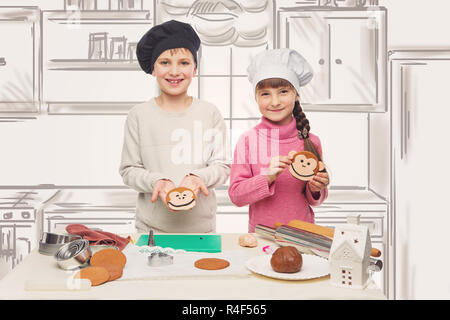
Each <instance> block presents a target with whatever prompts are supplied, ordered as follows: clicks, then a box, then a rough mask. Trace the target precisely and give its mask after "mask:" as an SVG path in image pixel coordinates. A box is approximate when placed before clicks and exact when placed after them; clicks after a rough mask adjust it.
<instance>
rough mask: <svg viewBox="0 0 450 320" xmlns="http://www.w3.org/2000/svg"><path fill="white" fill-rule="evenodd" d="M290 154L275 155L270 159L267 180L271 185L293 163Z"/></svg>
mask: <svg viewBox="0 0 450 320" xmlns="http://www.w3.org/2000/svg"><path fill="white" fill-rule="evenodd" d="M291 162H292V161H291V159H290V157H289V156H278V157H273V158H272V159H271V160H270V165H269V169H268V170H267V175H266V177H267V182H268V183H269V185H270V184H271V183H272V182H274V181H275V180H276V179H277V178H278V176H279V175H280V174H281V173H282V172H283V170H284V169H286V168H287V167H288V166H289V165H290V164H291Z"/></svg>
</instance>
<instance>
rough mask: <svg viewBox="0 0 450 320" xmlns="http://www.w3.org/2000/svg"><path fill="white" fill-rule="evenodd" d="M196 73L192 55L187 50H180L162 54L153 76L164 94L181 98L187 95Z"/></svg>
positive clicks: (156, 62) (170, 50)
mask: <svg viewBox="0 0 450 320" xmlns="http://www.w3.org/2000/svg"><path fill="white" fill-rule="evenodd" d="M196 72H197V68H196V66H195V61H194V57H193V56H192V53H191V52H190V51H189V50H187V49H183V48H178V49H169V50H166V51H164V52H163V53H161V55H160V56H159V57H158V59H157V60H156V61H155V65H154V68H153V72H152V75H153V76H154V77H156V81H157V82H158V84H159V87H160V89H161V91H162V92H163V93H165V94H168V95H171V96H179V95H183V94H186V92H187V90H188V88H189V85H190V83H191V81H192V78H193V77H194V76H195V74H196Z"/></svg>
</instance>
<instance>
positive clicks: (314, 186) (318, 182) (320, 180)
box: [309, 172, 330, 193]
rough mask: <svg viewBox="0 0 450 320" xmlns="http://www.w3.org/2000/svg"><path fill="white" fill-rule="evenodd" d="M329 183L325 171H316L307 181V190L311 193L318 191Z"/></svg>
mask: <svg viewBox="0 0 450 320" xmlns="http://www.w3.org/2000/svg"><path fill="white" fill-rule="evenodd" d="M329 183H330V179H329V177H328V173H327V172H317V174H316V175H315V176H314V178H313V179H312V180H310V181H309V190H310V191H311V192H313V193H315V192H320V191H321V190H322V189H324V188H326V187H327V186H328V184H329Z"/></svg>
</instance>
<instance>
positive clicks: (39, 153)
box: [0, 0, 450, 299]
mask: <svg viewBox="0 0 450 320" xmlns="http://www.w3.org/2000/svg"><path fill="white" fill-rule="evenodd" d="M449 9H450V4H449V3H448V1H445V0H433V1H431V0H428V1H424V0H423V1H421V0H395V1H393V0H366V1H365V0H353V1H352V0H326V1H322V0H303V1H294V0H287V1H280V0H220V1H219V0H197V1H191V0H123V1H121V0H51V1H44V0H39V1H38V0H36V1H31V0H20V1H12V0H1V1H0V41H1V44H0V137H1V138H0V148H1V150H2V157H1V160H0V177H1V178H0V193H1V194H0V209H1V210H0V230H1V241H0V250H1V251H0V253H1V255H2V263H1V271H0V277H1V275H4V274H5V273H6V272H8V270H10V269H11V268H13V267H15V266H16V265H17V264H19V263H20V262H21V261H22V260H23V259H24V258H25V257H26V256H27V254H28V253H29V252H30V250H32V249H33V248H35V246H36V243H37V241H38V239H39V235H40V233H41V232H43V231H54V230H58V229H61V228H64V226H65V225H67V224H69V223H83V224H85V225H87V226H89V227H92V228H101V229H103V230H107V231H111V232H117V233H119V232H120V233H128V232H133V231H134V208H135V196H136V193H135V192H134V191H133V190H130V189H128V188H127V187H125V186H124V185H123V183H122V180H121V177H120V175H119V173H118V166H119V160H120V153H121V148H122V137H123V125H124V121H125V117H126V113H127V111H128V110H129V109H130V107H132V106H133V105H135V104H136V103H139V102H141V101H145V100H148V99H149V98H151V97H152V96H154V95H156V94H157V93H158V89H157V86H156V84H155V81H154V80H153V79H152V78H151V77H150V76H148V75H146V74H145V73H144V72H142V71H141V70H140V68H139V65H138V63H137V61H136V58H135V51H134V50H135V45H136V42H137V41H138V40H139V39H140V37H141V36H142V34H143V33H144V32H145V31H146V30H148V29H149V28H150V27H152V26H153V25H155V24H158V23H161V22H164V21H167V20H170V19H177V20H180V21H185V22H189V23H191V24H192V25H193V26H194V27H195V29H196V30H197V32H198V33H199V35H200V37H201V39H202V46H201V50H200V52H199V61H200V62H199V68H198V76H197V77H196V78H195V79H194V81H193V83H192V85H191V87H190V91H189V94H191V95H193V96H196V97H199V98H201V99H205V100H209V101H211V102H213V103H215V104H216V105H217V106H218V107H219V108H220V110H221V112H222V114H223V117H224V118H225V120H226V123H227V126H228V128H229V129H230V131H229V137H230V144H231V146H232V148H231V149H233V146H234V143H235V142H236V140H237V137H238V136H239V135H240V134H241V133H242V132H243V131H244V130H246V129H248V128H250V127H251V126H253V125H254V124H255V123H257V122H258V119H259V113H258V109H257V107H256V105H255V102H254V101H253V98H252V93H251V89H250V85H249V82H248V80H247V78H246V67H247V65H248V63H249V60H250V58H251V57H252V55H254V54H255V53H256V52H259V51H261V50H264V49H267V48H282V47H291V48H294V49H297V50H299V51H300V52H301V53H302V54H303V55H304V56H305V57H306V58H307V60H308V61H309V62H310V63H311V64H312V66H313V68H314V70H315V74H314V78H313V80H312V82H311V84H310V85H309V86H307V87H305V88H304V89H303V91H302V92H301V101H302V104H303V107H304V109H305V111H306V112H307V116H308V118H309V120H310V123H311V127H312V130H313V132H316V133H318V134H319V136H320V137H321V140H322V144H323V148H324V159H325V161H326V163H327V165H328V168H329V172H330V175H331V185H330V192H329V198H328V200H327V201H326V202H325V203H324V204H323V205H322V206H320V207H318V208H316V209H315V211H316V222H317V223H319V224H322V225H327V226H335V225H337V224H339V223H345V221H346V214H347V213H351V212H358V213H361V221H362V223H364V224H366V225H368V226H369V228H370V234H371V238H372V243H373V245H374V246H376V247H377V248H379V249H380V250H381V251H382V252H383V256H382V258H383V261H384V268H383V272H380V273H376V274H374V278H375V280H376V282H377V284H378V285H379V286H380V287H381V288H382V289H383V290H384V293H385V294H386V295H387V297H388V298H389V299H420V298H449V297H450V282H449V276H448V272H447V271H446V266H447V265H448V262H449V259H448V258H447V257H446V253H445V252H446V246H445V244H446V243H448V241H446V238H445V235H446V228H447V226H448V225H449V224H448V222H449V218H448V214H447V213H448V209H447V207H446V206H445V205H444V201H443V200H441V199H445V196H446V188H445V182H446V180H448V176H449V175H448V174H447V173H445V166H446V164H447V162H448V160H449V159H450V158H449V153H448V151H447V150H446V149H444V148H443V145H442V144H441V142H442V141H440V138H439V137H441V136H442V135H447V136H448V133H447V134H446V128H447V127H448V125H447V123H446V122H447V119H446V117H445V115H449V114H450V113H449V111H448V107H449V103H448V102H449V101H450V99H449V98H448V83H449V80H450V79H449V77H450V76H449V75H450V63H449V59H450V42H449V40H448V39H447V38H443V37H444V35H446V33H445V32H443V31H444V30H448V29H449V27H450V25H449V22H447V21H448V20H447V19H446V12H449ZM446 160H447V161H446ZM442 169H443V170H442ZM447 189H448V188H447ZM217 197H218V202H219V208H218V213H217V232H218V233H220V232H233V233H245V232H247V207H243V208H237V207H235V206H234V205H232V204H231V202H230V201H229V199H228V196H227V189H226V186H225V187H222V188H220V189H219V190H217ZM446 211H447V212H446Z"/></svg>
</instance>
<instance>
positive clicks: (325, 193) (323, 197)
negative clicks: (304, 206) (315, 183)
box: [306, 183, 328, 207]
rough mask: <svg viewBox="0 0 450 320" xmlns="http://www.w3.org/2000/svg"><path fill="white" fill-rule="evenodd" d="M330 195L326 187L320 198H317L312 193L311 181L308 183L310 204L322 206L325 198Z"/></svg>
mask: <svg viewBox="0 0 450 320" xmlns="http://www.w3.org/2000/svg"><path fill="white" fill-rule="evenodd" d="M327 197H328V189H327V188H324V189H322V190H321V191H320V196H319V199H315V198H314V197H313V195H312V193H311V190H309V183H308V184H307V185H306V199H307V200H308V202H309V204H310V205H311V206H314V207H316V206H320V205H321V204H322V203H323V202H324V201H325V199H326V198H327Z"/></svg>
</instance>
